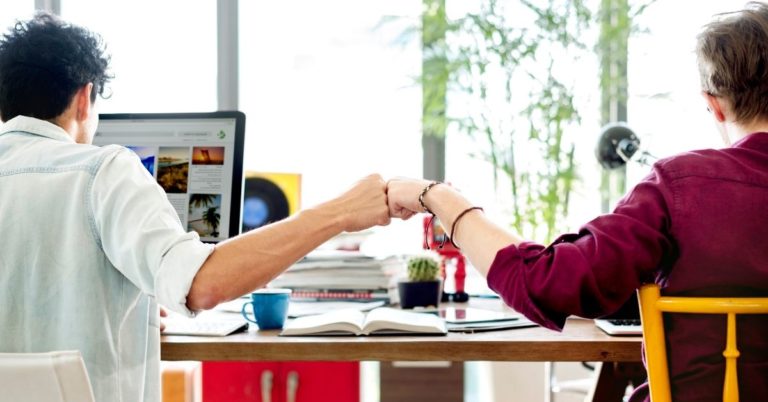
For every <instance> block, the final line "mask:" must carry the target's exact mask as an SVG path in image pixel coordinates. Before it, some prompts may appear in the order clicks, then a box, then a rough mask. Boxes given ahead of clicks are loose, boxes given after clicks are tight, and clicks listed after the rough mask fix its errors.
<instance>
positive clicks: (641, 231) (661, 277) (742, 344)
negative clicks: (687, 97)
mask: <svg viewBox="0 0 768 402" xmlns="http://www.w3.org/2000/svg"><path fill="white" fill-rule="evenodd" d="M697 56H698V63H699V70H700V73H701V83H702V96H703V98H704V100H705V102H706V104H707V108H708V109H709V111H710V112H711V115H712V117H713V118H714V121H715V123H716V125H717V127H718V129H719V131H720V133H721V134H722V136H723V139H724V140H725V142H726V144H727V145H730V146H729V147H728V148H724V149H720V150H714V149H707V150H700V151H692V152H687V153H683V154H680V155H677V156H674V157H671V158H668V159H663V160H660V161H659V162H657V163H656V164H655V165H654V166H653V169H652V171H651V173H650V175H648V177H646V178H645V179H644V180H643V181H642V182H640V183H639V184H638V185H637V186H636V187H635V188H634V189H632V190H631V191H630V192H629V193H628V194H627V195H626V196H625V197H624V198H623V199H622V200H621V201H620V202H619V203H618V205H617V206H616V208H615V210H614V211H613V212H612V213H610V214H606V215H603V216H599V217H597V218H595V219H594V220H592V221H590V222H589V223H587V224H585V225H584V226H582V227H581V228H580V230H579V232H578V233H573V234H565V235H562V236H560V237H559V238H558V239H557V240H555V241H554V242H553V243H552V244H550V245H548V246H544V245H541V244H536V243H534V242H529V241H524V240H523V239H521V238H519V237H518V236H516V235H514V234H511V233H509V232H507V231H506V230H505V229H503V228H502V227H500V226H499V225H497V224H495V223H493V222H492V221H490V220H489V219H487V218H486V217H485V215H484V214H483V213H482V210H480V209H473V205H472V204H471V203H470V202H469V201H468V200H467V199H466V198H465V197H464V196H462V195H461V194H460V193H459V192H458V191H456V190H455V189H454V188H452V187H450V186H447V185H442V184H436V185H435V184H434V183H433V182H429V181H425V180H413V179H393V180H390V181H389V183H388V190H387V195H388V202H389V206H390V214H391V215H392V216H395V217H401V218H405V219H407V218H409V217H410V216H412V215H413V214H415V213H417V212H424V211H426V212H432V213H434V214H435V215H436V216H437V217H438V218H439V219H440V221H441V222H442V223H443V225H444V227H445V229H446V233H448V234H449V235H450V236H451V237H452V240H453V241H454V242H455V243H456V244H458V245H459V246H461V248H462V250H463V252H464V253H465V254H466V255H467V257H468V258H469V259H470V261H471V262H472V264H473V265H474V266H475V268H477V269H478V270H479V271H480V272H481V273H483V274H485V275H487V278H488V285H489V287H490V288H491V289H493V290H494V291H496V292H498V293H499V294H500V295H501V297H502V298H503V299H504V301H505V302H506V303H507V304H509V305H510V306H512V307H513V308H515V309H516V310H518V311H519V312H521V313H523V314H524V315H526V316H527V317H528V318H530V319H531V320H533V321H535V322H537V323H539V324H541V325H543V326H545V327H547V328H550V329H554V330H561V329H562V328H563V325H565V322H566V321H565V320H566V318H567V317H568V316H569V315H572V314H573V315H578V316H582V317H589V318H592V317H598V316H602V315H605V314H608V313H611V312H613V311H614V310H616V309H618V308H619V307H620V306H621V304H622V303H623V302H624V301H626V300H627V299H628V298H629V297H631V296H632V294H633V292H634V291H635V290H636V289H637V288H638V287H639V286H640V285H641V284H643V283H651V282H655V283H658V284H660V285H661V286H662V289H663V290H662V293H663V294H664V295H684V296H693V295H697V296H719V295H728V296H754V297H759V296H768V5H766V4H763V3H756V2H753V3H749V4H748V5H747V6H746V8H745V9H744V10H742V11H739V12H735V13H729V14H725V15H721V16H720V17H719V18H717V19H716V20H715V21H713V22H712V23H710V24H709V25H707V26H706V27H705V28H704V30H703V32H702V33H701V34H699V36H698V43H697ZM725 323H726V319H725V316H716V315H715V316H708V315H684V314H673V315H669V314H668V315H666V317H665V329H666V335H667V342H668V345H669V347H668V350H669V365H670V378H671V384H672V394H673V396H674V399H675V401H698V402H701V401H710V400H711V401H720V400H721V398H722V387H723V378H724V358H723V356H722V351H723V348H724V345H725V335H726V329H725ZM738 343H739V349H740V351H741V357H740V359H739V361H738V377H739V387H740V394H741V396H742V400H750V401H751V400H754V401H768V317H766V316H762V315H758V316H749V315H747V316H740V317H739V318H738ZM644 399H645V400H647V399H648V395H647V387H646V386H645V385H644V386H641V387H638V389H636V390H635V393H634V394H633V397H632V399H631V400H632V401H639V400H644Z"/></svg>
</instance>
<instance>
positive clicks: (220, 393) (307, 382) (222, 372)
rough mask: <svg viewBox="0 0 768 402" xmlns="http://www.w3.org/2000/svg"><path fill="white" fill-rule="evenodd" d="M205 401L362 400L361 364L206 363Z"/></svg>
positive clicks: (204, 366)
mask: <svg viewBox="0 0 768 402" xmlns="http://www.w3.org/2000/svg"><path fill="white" fill-rule="evenodd" d="M291 393H293V398H291V397H290V395H289V394H291ZM203 400H204V401H205V402H290V401H316V402H359V400H360V364H359V363H358V362H203Z"/></svg>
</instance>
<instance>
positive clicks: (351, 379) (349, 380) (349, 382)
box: [281, 362, 360, 402]
mask: <svg viewBox="0 0 768 402" xmlns="http://www.w3.org/2000/svg"><path fill="white" fill-rule="evenodd" d="M291 371H295V372H296V373H297V374H298V375H299V376H298V380H299V386H298V388H297V392H296V402H305V401H306V402H309V401H312V402H359V401H360V364H359V363H357V362H285V363H284V364H283V369H282V375H281V379H282V382H283V384H285V385H283V386H284V387H287V382H286V380H287V378H288V375H289V373H290V372H291ZM283 389H284V390H287V388H283ZM282 393H283V395H285V394H286V391H282Z"/></svg>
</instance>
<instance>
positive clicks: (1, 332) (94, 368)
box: [0, 116, 212, 402]
mask: <svg viewBox="0 0 768 402" xmlns="http://www.w3.org/2000/svg"><path fill="white" fill-rule="evenodd" d="M0 233H2V235H1V236H0V239H2V240H0V242H2V244H1V245H0V352H43V351H52V350H65V349H66V350H71V349H77V350H80V352H82V354H83V357H84V359H85V364H86V367H87V368H88V374H89V376H90V380H91V384H92V386H93V389H94V393H95V396H96V400H97V401H99V402H102V401H104V402H106V401H123V402H139V401H148V402H155V401H159V400H160V373H159V361H160V331H159V315H158V307H157V303H160V304H162V305H164V306H167V307H168V308H170V309H171V310H174V311H177V312H180V313H186V314H191V313H190V312H189V311H188V310H187V308H186V295H187V293H188V291H189V288H190V286H191V284H192V280H193V278H194V277H195V274H196V273H197V271H198V269H199V268H200V266H201V265H202V264H203V262H204V261H205V260H206V258H208V255H209V254H210V253H211V252H212V246H210V245H207V244H204V243H201V242H200V240H199V238H198V236H197V234H196V233H186V232H185V231H184V229H183V228H182V226H181V223H180V222H179V219H178V217H177V215H176V212H175V211H174V209H173V207H172V206H171V205H170V203H169V202H168V200H167V198H166V196H165V193H164V192H163V191H162V189H161V188H160V187H159V186H158V185H157V183H155V181H154V179H153V178H152V176H151V175H149V173H148V172H147V171H146V170H145V169H144V167H143V166H142V164H141V162H140V161H139V159H138V157H137V156H135V155H134V154H133V153H132V152H131V151H129V150H127V149H126V148H123V147H119V146H106V147H101V148H99V147H96V146H92V145H82V144H76V143H75V142H74V140H73V139H72V138H71V137H70V136H69V135H67V133H66V132H65V131H64V130H63V129H61V128H60V127H58V126H56V125H54V124H51V123H49V122H46V121H42V120H38V119H33V118H29V117H23V116H19V117H16V118H14V119H11V120H10V121H8V122H7V123H5V124H4V125H2V127H0ZM0 392H2V390H0Z"/></svg>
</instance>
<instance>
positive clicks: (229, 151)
mask: <svg viewBox="0 0 768 402" xmlns="http://www.w3.org/2000/svg"><path fill="white" fill-rule="evenodd" d="M99 119H100V122H99V126H98V129H97V130H96V134H95V135H94V138H93V144H94V145H98V146H102V145H109V144H119V145H123V146H125V147H126V148H128V149H130V150H132V151H133V152H135V153H136V154H137V155H138V156H139V158H140V159H141V162H142V164H143V165H144V167H145V168H146V169H147V170H148V171H149V173H150V174H151V175H152V177H154V178H155V180H157V183H158V184H159V185H160V187H162V188H163V190H165V194H166V195H167V196H168V200H169V201H170V202H171V205H173V207H174V209H175V210H176V213H177V214H178V215H179V220H180V221H181V224H182V226H184V228H185V229H186V230H188V231H193V230H194V231H196V232H197V233H198V234H200V238H201V239H202V240H203V241H205V242H210V243H216V242H219V241H222V240H225V239H227V238H230V237H232V236H236V235H237V234H238V233H240V222H241V210H240V206H241V204H242V200H243V195H242V188H243V145H244V142H245V141H244V140H245V115H244V114H243V113H241V112H212V113H173V114H159V113H143V114H101V115H99Z"/></svg>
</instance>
